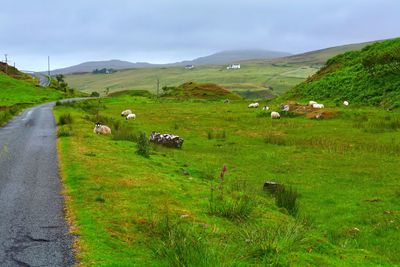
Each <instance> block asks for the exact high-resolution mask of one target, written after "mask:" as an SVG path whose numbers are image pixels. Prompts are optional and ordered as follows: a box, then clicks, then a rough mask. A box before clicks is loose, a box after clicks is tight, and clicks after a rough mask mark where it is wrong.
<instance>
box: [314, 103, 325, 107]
mask: <svg viewBox="0 0 400 267" xmlns="http://www.w3.org/2000/svg"><path fill="white" fill-rule="evenodd" d="M312 107H313V108H325V106H324V104H318V103H317V104H313V105H312Z"/></svg>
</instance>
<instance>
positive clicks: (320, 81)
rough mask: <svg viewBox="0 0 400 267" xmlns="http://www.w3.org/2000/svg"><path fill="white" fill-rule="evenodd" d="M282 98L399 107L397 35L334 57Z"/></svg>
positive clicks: (398, 39)
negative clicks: (344, 101)
mask: <svg viewBox="0 0 400 267" xmlns="http://www.w3.org/2000/svg"><path fill="white" fill-rule="evenodd" d="M284 98H289V99H303V100H311V99H313V100H316V101H320V100H324V101H328V102H339V101H343V100H349V101H350V103H356V104H360V105H380V106H385V107H388V108H394V107H399V106H400V38H396V39H391V40H387V41H382V42H378V43H374V44H372V45H368V46H366V47H364V48H363V49H362V50H360V51H350V52H346V53H343V54H340V55H338V56H335V57H333V58H331V59H330V60H328V61H327V63H326V65H325V66H324V67H323V68H322V69H320V70H319V71H318V72H317V73H316V74H314V75H313V76H311V77H309V78H308V79H307V80H306V81H305V82H303V83H301V84H299V85H297V86H296V87H295V88H294V89H293V90H291V91H289V92H288V93H287V94H286V95H285V96H284Z"/></svg>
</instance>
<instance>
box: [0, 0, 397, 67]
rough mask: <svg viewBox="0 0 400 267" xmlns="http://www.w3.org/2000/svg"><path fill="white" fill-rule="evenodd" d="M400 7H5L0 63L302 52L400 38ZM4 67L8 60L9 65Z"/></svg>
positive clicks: (218, 3) (267, 3)
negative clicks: (243, 51) (251, 51)
mask: <svg viewBox="0 0 400 267" xmlns="http://www.w3.org/2000/svg"><path fill="white" fill-rule="evenodd" d="M399 14H400V0H330V1H324V0H279V1H278V0H229V1H225V0H198V1H192V0H145V1H137V0H130V1H129V0H107V1H103V0H96V1H94V0H68V1H64V0H63V1H61V0H35V1H33V0H13V1H7V0H0V58H3V57H4V54H7V55H8V60H9V62H11V64H13V63H14V62H15V64H16V67H17V68H19V69H22V70H35V71H39V70H45V69H47V57H48V56H50V61H51V68H52V69H56V68H61V67H67V66H71V65H75V64H79V63H82V62H85V61H93V60H109V59H121V60H127V61H131V62H150V63H171V62H176V61H182V60H187V59H193V58H197V57H200V56H206V55H209V54H212V53H215V52H219V51H223V50H236V49H267V50H276V51H283V52H289V53H301V52H307V51H311V50H316V49H321V48H326V47H332V46H336V45H342V44H349V43H358V42H366V41H372V40H380V39H387V38H393V37H399V36H400V27H399V25H400V15H399ZM2 60H3V61H4V59H2Z"/></svg>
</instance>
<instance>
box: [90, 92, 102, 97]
mask: <svg viewBox="0 0 400 267" xmlns="http://www.w3.org/2000/svg"><path fill="white" fill-rule="evenodd" d="M99 96H100V94H99V92H92V93H91V94H90V97H99Z"/></svg>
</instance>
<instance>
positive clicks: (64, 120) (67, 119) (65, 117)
mask: <svg viewBox="0 0 400 267" xmlns="http://www.w3.org/2000/svg"><path fill="white" fill-rule="evenodd" d="M72 122H73V119H72V116H71V114H70V113H64V114H61V116H60V118H59V119H58V125H65V124H71V123H72Z"/></svg>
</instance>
